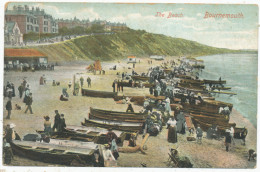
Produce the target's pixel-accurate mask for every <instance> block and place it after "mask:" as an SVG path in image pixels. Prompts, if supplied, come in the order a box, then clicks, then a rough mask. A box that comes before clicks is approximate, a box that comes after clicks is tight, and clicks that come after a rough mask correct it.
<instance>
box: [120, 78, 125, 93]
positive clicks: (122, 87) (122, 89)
mask: <svg viewBox="0 0 260 172" xmlns="http://www.w3.org/2000/svg"><path fill="white" fill-rule="evenodd" d="M120 86H121V91H122V92H124V84H123V80H121V83H120Z"/></svg>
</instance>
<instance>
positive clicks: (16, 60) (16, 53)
mask: <svg viewBox="0 0 260 172" xmlns="http://www.w3.org/2000/svg"><path fill="white" fill-rule="evenodd" d="M4 62H5V65H7V66H8V67H9V68H17V67H19V66H23V65H26V66H32V65H41V64H45V65H46V64H47V63H48V58H47V56H46V55H45V54H43V53H41V52H39V51H38V50H35V49H12V48H5V51H4Z"/></svg>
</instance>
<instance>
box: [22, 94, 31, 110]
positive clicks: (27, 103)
mask: <svg viewBox="0 0 260 172" xmlns="http://www.w3.org/2000/svg"><path fill="white" fill-rule="evenodd" d="M32 102H33V99H32V93H30V94H29V96H28V97H27V99H26V102H25V104H26V105H27V108H26V110H25V112H24V113H27V111H28V110H30V113H31V114H33V112H32V106H31V105H32Z"/></svg>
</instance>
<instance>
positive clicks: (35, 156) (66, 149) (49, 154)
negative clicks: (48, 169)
mask: <svg viewBox="0 0 260 172" xmlns="http://www.w3.org/2000/svg"><path fill="white" fill-rule="evenodd" d="M10 144H11V147H12V150H13V152H14V154H16V155H19V156H23V157H26V158H29V159H32V160H36V161H42V162H46V163H55V164H64V165H70V164H71V162H72V161H73V160H80V161H82V160H83V161H84V162H85V163H86V164H92V156H93V153H94V149H95V148H94V149H93V148H87V147H86V146H67V145H58V144H52V143H44V142H32V141H19V140H13V141H12V142H11V143H10Z"/></svg>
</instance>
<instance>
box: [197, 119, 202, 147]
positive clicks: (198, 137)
mask: <svg viewBox="0 0 260 172" xmlns="http://www.w3.org/2000/svg"><path fill="white" fill-rule="evenodd" d="M196 134H197V142H198V143H200V144H201V139H202V129H201V128H200V124H198V126H197V130H196Z"/></svg>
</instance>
